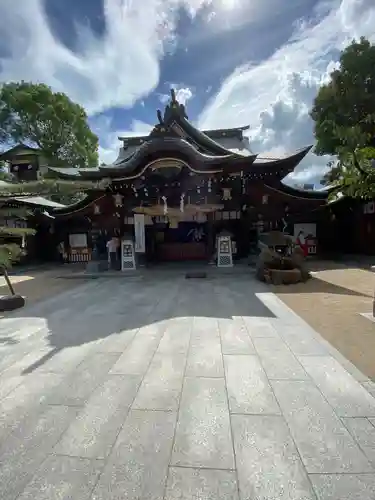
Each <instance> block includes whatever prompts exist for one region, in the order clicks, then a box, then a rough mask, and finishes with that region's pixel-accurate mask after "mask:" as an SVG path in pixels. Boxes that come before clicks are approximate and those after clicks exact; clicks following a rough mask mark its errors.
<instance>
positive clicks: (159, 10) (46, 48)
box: [0, 0, 210, 114]
mask: <svg viewBox="0 0 375 500" xmlns="http://www.w3.org/2000/svg"><path fill="white" fill-rule="evenodd" d="M103 2H104V15H105V23H106V32H105V34H104V37H103V38H102V39H97V38H96V37H95V36H94V34H93V33H92V32H91V31H90V30H89V29H87V27H80V28H79V30H78V33H77V37H78V42H77V49H78V50H77V51H76V52H73V51H71V50H69V49H68V48H67V47H66V46H64V45H63V44H62V43H61V42H60V41H59V40H58V39H57V38H56V37H55V36H54V34H53V33H52V31H51V28H50V26H49V25H48V21H47V17H46V13H45V10H44V0H27V1H26V0H25V1H22V2H21V1H14V0H1V2H0V34H1V39H2V41H4V40H6V50H7V53H6V55H5V56H4V55H1V56H0V82H6V81H10V80H27V81H39V82H45V83H47V84H48V85H50V86H51V87H53V88H54V89H55V90H58V91H63V92H65V93H66V94H68V95H69V97H71V98H72V99H73V100H74V101H76V102H79V103H80V104H82V105H83V106H84V107H85V108H86V110H87V111H88V113H89V114H95V113H100V112H102V111H104V110H106V109H109V108H111V107H116V106H121V107H131V106H132V105H133V104H134V103H135V102H136V101H137V100H138V99H141V98H142V97H143V96H146V95H148V94H149V93H150V92H151V91H152V90H153V89H154V88H155V87H156V85H157V84H158V82H159V60H160V59H161V57H162V56H163V54H164V52H165V50H167V49H168V45H169V44H170V43H173V40H174V36H175V33H174V28H175V22H176V15H177V13H178V8H181V7H185V8H186V10H187V11H188V12H189V13H190V15H191V16H194V15H196V13H197V12H198V11H199V10H200V9H201V8H202V7H203V6H205V5H207V4H208V3H210V2H208V1H207V0H142V1H140V0H139V1H138V0H137V1H135V2H129V1H128V0H103Z"/></svg>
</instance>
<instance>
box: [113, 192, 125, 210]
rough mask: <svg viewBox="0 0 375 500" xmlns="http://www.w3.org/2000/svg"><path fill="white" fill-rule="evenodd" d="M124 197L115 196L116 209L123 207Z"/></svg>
mask: <svg viewBox="0 0 375 500" xmlns="http://www.w3.org/2000/svg"><path fill="white" fill-rule="evenodd" d="M122 200H123V196H122V195H121V194H114V195H113V201H114V202H115V206H116V207H122Z"/></svg>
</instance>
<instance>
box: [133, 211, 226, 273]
mask: <svg viewBox="0 0 375 500" xmlns="http://www.w3.org/2000/svg"><path fill="white" fill-rule="evenodd" d="M219 208H221V207H220V206H219ZM214 209H216V206H208V205H207V206H201V207H197V206H192V205H191V206H187V207H186V209H184V211H183V212H182V211H181V210H180V209H176V208H173V207H171V208H169V209H168V211H167V214H165V213H164V209H163V206H153V207H139V208H137V209H135V211H136V212H138V213H139V212H141V213H144V214H145V215H146V217H147V219H148V220H150V218H151V220H152V223H151V224H148V225H147V226H146V257H147V260H148V261H151V262H155V263H156V262H187V261H192V262H208V261H209V260H210V259H211V258H212V255H213V252H214V241H213V224H212V221H213V210H214Z"/></svg>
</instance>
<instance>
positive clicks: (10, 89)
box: [0, 82, 98, 167]
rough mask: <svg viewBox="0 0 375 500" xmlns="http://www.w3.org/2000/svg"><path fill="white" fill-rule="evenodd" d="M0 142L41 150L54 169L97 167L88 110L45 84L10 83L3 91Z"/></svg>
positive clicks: (0, 111)
mask: <svg viewBox="0 0 375 500" xmlns="http://www.w3.org/2000/svg"><path fill="white" fill-rule="evenodd" d="M0 140H1V141H2V142H5V143H8V144H10V143H23V144H26V145H29V146H34V147H38V148H40V149H41V151H43V155H44V156H45V157H46V158H47V160H48V161H49V162H50V163H51V165H53V166H60V165H61V166H79V167H95V166H97V164H98V138H97V136H96V135H95V134H94V133H93V132H92V131H91V130H90V127H89V125H88V123H87V115H86V112H85V110H84V109H83V108H82V107H81V106H80V105H79V104H76V103H74V102H72V101H71V100H70V99H69V98H68V97H67V96H66V95H65V94H63V93H61V92H53V91H52V90H51V88H50V87H48V86H47V85H44V84H34V83H28V82H11V83H7V84H4V85H3V86H2V87H1V89H0Z"/></svg>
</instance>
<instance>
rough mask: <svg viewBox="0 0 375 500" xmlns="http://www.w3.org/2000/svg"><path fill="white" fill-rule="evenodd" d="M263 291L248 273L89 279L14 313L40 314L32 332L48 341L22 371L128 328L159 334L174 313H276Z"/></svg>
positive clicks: (260, 315) (184, 315) (217, 315)
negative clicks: (193, 277) (262, 296)
mask: <svg viewBox="0 0 375 500" xmlns="http://www.w3.org/2000/svg"><path fill="white" fill-rule="evenodd" d="M265 291H270V289H269V288H268V287H267V286H265V285H264V284H263V283H259V282H256V281H255V280H254V279H253V278H252V277H251V276H249V277H247V278H246V279H243V278H242V277H237V276H228V277H220V278H219V279H206V280H185V279H181V277H178V278H177V279H176V278H174V277H168V278H166V279H164V280H157V281H156V280H154V279H142V280H141V279H140V280H138V281H137V280H134V279H133V280H131V281H126V278H123V279H121V278H112V279H110V278H109V279H97V280H92V281H91V283H85V284H83V285H81V286H79V287H77V288H74V289H73V290H71V291H70V292H64V293H63V294H61V295H60V296H58V297H54V298H53V299H50V300H48V301H45V302H42V303H40V304H37V305H36V306H34V308H31V307H30V308H29V310H27V309H25V310H24V311H20V312H18V314H17V317H18V318H19V319H20V321H21V322H22V321H23V324H24V322H25V320H26V321H27V316H29V317H30V316H33V317H34V318H35V316H38V317H39V318H43V320H44V324H45V328H44V330H43V331H40V332H39V333H38V332H35V333H34V335H36V336H38V335H40V337H41V338H42V339H44V341H45V340H47V345H48V348H47V349H46V348H45V342H44V344H43V347H44V349H43V350H44V354H43V355H41V357H40V358H39V359H38V360H37V361H36V362H34V363H32V364H31V365H30V366H28V367H27V368H25V369H24V370H23V372H22V373H23V374H24V375H26V374H29V373H31V372H33V371H35V370H37V369H38V368H40V367H42V366H43V365H45V364H46V363H48V362H49V361H50V360H51V359H52V358H54V357H55V356H56V355H58V354H59V353H61V352H62V351H64V350H65V349H68V348H73V347H79V346H83V345H85V344H91V343H98V350H100V345H99V344H100V343H101V342H103V341H106V342H108V343H109V344H110V343H111V342H112V340H115V339H116V337H117V336H120V335H126V333H124V332H127V331H137V330H138V329H140V328H141V329H142V334H145V335H147V334H151V335H156V336H159V337H160V338H161V337H162V335H163V334H164V332H165V330H166V328H167V326H168V321H167V320H173V319H176V318H192V317H202V318H215V319H220V318H228V319H230V318H233V317H236V316H249V317H254V318H260V319H261V318H274V317H275V315H274V314H273V313H272V311H270V309H268V308H267V307H266V306H265V305H264V304H263V303H262V302H261V300H260V299H258V298H257V296H256V293H258V292H265ZM30 335H32V332H30ZM106 339H108V340H106ZM109 344H108V345H109ZM34 349H35V348H34ZM110 349H111V346H110V345H109V347H108V348H106V352H111V351H110ZM116 349H117V350H118V347H117V348H116ZM51 370H52V369H51ZM47 371H48V368H47ZM52 371H53V370H52Z"/></svg>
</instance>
